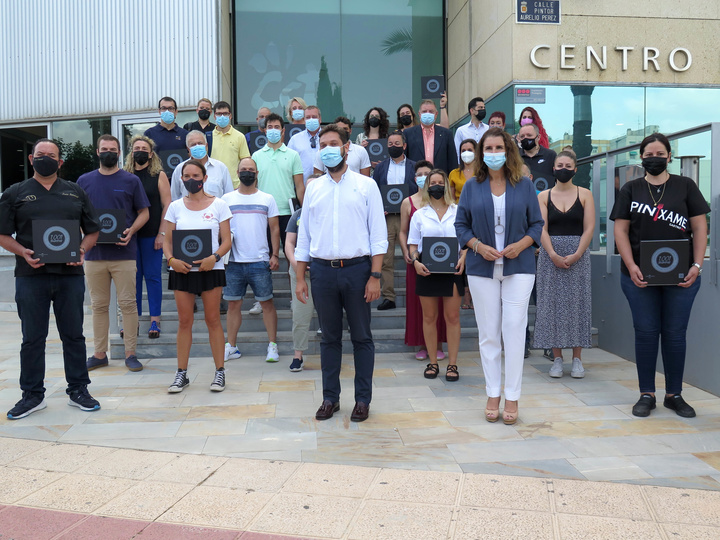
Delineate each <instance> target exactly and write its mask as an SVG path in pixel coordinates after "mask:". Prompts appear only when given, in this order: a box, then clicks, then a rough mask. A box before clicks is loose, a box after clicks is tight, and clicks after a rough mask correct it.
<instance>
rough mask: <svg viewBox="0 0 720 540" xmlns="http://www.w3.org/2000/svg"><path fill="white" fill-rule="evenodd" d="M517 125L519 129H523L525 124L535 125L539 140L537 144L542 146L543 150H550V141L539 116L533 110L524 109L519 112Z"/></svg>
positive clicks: (529, 108) (530, 108)
mask: <svg viewBox="0 0 720 540" xmlns="http://www.w3.org/2000/svg"><path fill="white" fill-rule="evenodd" d="M518 124H520V127H523V126H524V125H527V124H535V125H536V126H537V127H538V131H539V132H540V140H539V141H538V144H539V145H540V146H544V147H545V148H550V139H549V138H548V134H547V132H546V131H545V128H544V127H543V123H542V120H540V115H539V114H538V112H537V111H536V110H535V109H533V108H532V107H525V108H524V109H523V110H522V111H521V112H520V118H519V119H518Z"/></svg>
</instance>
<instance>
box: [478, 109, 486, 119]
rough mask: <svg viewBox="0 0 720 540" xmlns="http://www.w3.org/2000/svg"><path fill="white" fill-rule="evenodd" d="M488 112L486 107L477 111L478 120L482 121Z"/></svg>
mask: <svg viewBox="0 0 720 540" xmlns="http://www.w3.org/2000/svg"><path fill="white" fill-rule="evenodd" d="M486 114H487V111H486V110H485V109H481V110H479V111H477V112H476V113H475V118H477V119H478V122H482V121H483V118H485V115H486Z"/></svg>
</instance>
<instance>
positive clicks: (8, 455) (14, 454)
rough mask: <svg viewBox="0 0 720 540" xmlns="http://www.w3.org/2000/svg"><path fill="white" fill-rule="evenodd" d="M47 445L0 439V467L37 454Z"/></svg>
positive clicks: (6, 438) (40, 442)
mask: <svg viewBox="0 0 720 540" xmlns="http://www.w3.org/2000/svg"><path fill="white" fill-rule="evenodd" d="M47 445H48V443H46V442H42V441H28V440H24V439H13V438H10V437H0V465H5V464H7V463H10V462H12V461H15V460H16V459H20V458H21V457H23V456H26V455H28V454H32V453H33V452H37V451H38V450H41V449H43V448H45V447H46V446H47Z"/></svg>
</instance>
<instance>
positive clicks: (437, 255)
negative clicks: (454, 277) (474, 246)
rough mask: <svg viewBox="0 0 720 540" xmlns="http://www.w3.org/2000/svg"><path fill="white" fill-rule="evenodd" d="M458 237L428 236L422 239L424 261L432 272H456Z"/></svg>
mask: <svg viewBox="0 0 720 540" xmlns="http://www.w3.org/2000/svg"><path fill="white" fill-rule="evenodd" d="M458 248H459V243H458V239H457V238H456V237H454V236H448V237H445V236H428V237H425V238H423V240H422V263H423V264H424V265H425V267H426V268H427V269H428V270H430V273H432V274H454V273H455V272H457V270H456V269H455V265H457V262H458Z"/></svg>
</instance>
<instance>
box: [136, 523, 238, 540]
mask: <svg viewBox="0 0 720 540" xmlns="http://www.w3.org/2000/svg"><path fill="white" fill-rule="evenodd" d="M238 534H240V533H239V532H238V531H232V530H223V529H211V528H208V527H193V526H191V525H176V524H174V523H159V522H157V521H156V522H154V523H151V524H150V525H148V526H147V527H145V529H143V531H142V533H140V534H139V535H138V536H137V540H168V539H169V538H172V540H235V539H236V538H238Z"/></svg>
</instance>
